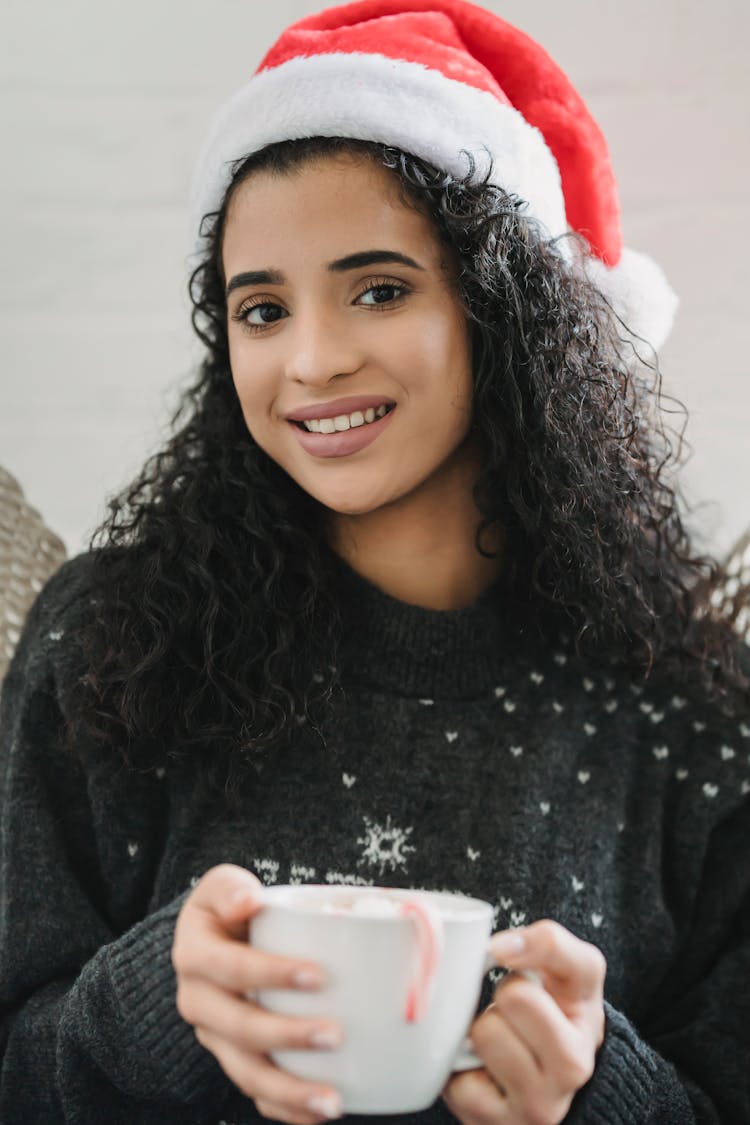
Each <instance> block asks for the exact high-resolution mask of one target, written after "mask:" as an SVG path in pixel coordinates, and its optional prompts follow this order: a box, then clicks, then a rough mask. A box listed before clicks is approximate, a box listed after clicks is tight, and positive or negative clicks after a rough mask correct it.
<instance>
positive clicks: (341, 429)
mask: <svg viewBox="0 0 750 1125" xmlns="http://www.w3.org/2000/svg"><path fill="white" fill-rule="evenodd" d="M395 411H396V407H395V406H385V405H383V406H379V407H377V409H373V408H372V407H368V409H367V410H365V411H359V410H357V411H354V413H353V414H339V415H337V416H336V417H335V418H320V419H317V418H313V419H308V420H307V421H306V422H293V421H290V422H289V425H290V426H291V427H292V430H293V432H294V435H295V437H296V438H297V440H298V441H299V443H300V445H301V446H302V448H303V449H304V450H306V452H308V453H310V454H312V456H314V457H346V456H348V455H349V454H351V453H357V452H359V450H360V449H365V448H366V447H367V446H368V445H371V444H372V443H373V442H374V441H375V440H376V439H377V438H378V437H380V435H381V434H382V433H383V432H384V430H385V429H386V428H387V426H388V424H389V423H390V420H391V418H392V417H393V415H394V413H395ZM308 426H310V427H312V426H317V427H319V428H318V429H308V428H307V427H308Z"/></svg>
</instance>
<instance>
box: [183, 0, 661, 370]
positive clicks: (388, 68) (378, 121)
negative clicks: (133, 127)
mask: <svg viewBox="0 0 750 1125" xmlns="http://www.w3.org/2000/svg"><path fill="white" fill-rule="evenodd" d="M311 136H331V137H334V136H337V137H354V138H360V139H362V140H373V141H381V142H384V143H386V144H389V145H394V146H396V147H397V148H401V149H403V150H404V151H406V152H409V153H412V154H413V155H415V156H419V157H422V158H424V159H425V160H428V161H430V162H431V163H432V164H434V165H436V166H437V167H439V168H441V169H443V170H444V171H447V172H451V173H454V174H456V175H465V173H466V171H467V161H466V156H465V155H464V154H465V152H466V151H468V152H470V153H471V154H472V156H473V158H474V160H475V163H476V171H475V178H476V179H480V178H483V177H484V175H485V174H486V172H487V170H488V169H490V168H491V176H490V181H491V182H493V183H495V184H497V185H498V186H500V187H502V188H504V189H505V190H506V191H509V192H512V193H514V194H516V195H518V196H520V197H521V198H522V199H523V200H525V201H526V203H527V207H526V209H525V211H524V214H526V215H528V216H530V217H532V218H533V219H535V220H536V221H537V223H538V224H539V229H540V231H541V233H542V234H543V236H544V237H546V238H548V239H550V240H552V239H557V238H559V236H560V235H564V234H565V233H566V232H567V231H568V230H574V231H577V232H578V233H579V234H581V235H583V236H584V238H585V239H586V240H587V242H588V244H589V246H590V254H588V255H586V256H585V258H584V266H585V269H586V272H587V273H588V275H589V276H590V277H591V279H592V280H593V281H594V282H595V284H596V285H597V286H598V288H599V289H600V290H601V291H602V292H604V294H605V295H606V296H607V297H608V299H609V300H610V302H611V303H612V305H613V306H614V308H615V310H616V311H617V312H618V313H619V315H620V316H621V317H622V319H623V320H624V321H625V323H626V325H627V326H628V328H629V329H631V331H633V332H634V333H636V334H637V335H638V336H642V337H644V338H645V339H646V340H647V341H648V342H649V343H650V344H652V345H653V346H654V347H655V348H658V347H660V345H661V344H662V343H663V341H664V340H665V339H666V337H667V335H668V333H669V330H670V328H671V326H672V321H673V318H674V313H675V309H676V307H677V298H676V296H675V294H674V292H673V291H672V289H671V288H670V286H669V284H668V282H667V280H666V278H665V276H664V274H663V272H662V270H661V269H660V268H659V266H657V265H656V263H655V262H653V261H652V260H651V259H650V258H648V257H647V256H646V255H644V254H641V253H637V252H636V251H633V250H628V249H624V248H623V245H622V235H621V230H620V208H619V200H618V194H617V184H616V182H615V177H614V173H613V171H612V165H611V162H610V157H609V152H608V149H607V144H606V141H605V139H604V137H603V135H602V133H601V130H600V129H599V127H598V125H597V124H596V122H595V121H594V119H593V117H592V116H591V114H590V112H589V110H588V109H587V107H586V105H585V103H584V101H583V99H582V98H581V97H580V95H579V94H578V93H577V91H576V90H575V89H574V87H573V86H572V85H571V83H570V81H569V80H568V78H567V77H566V75H565V74H564V73H563V71H562V70H561V69H560V68H559V66H557V64H556V63H555V62H554V61H553V59H552V58H550V56H549V55H548V54H547V52H546V51H545V50H544V49H543V48H542V47H541V46H540V45H539V44H538V43H536V42H535V41H534V40H533V39H531V38H530V37H529V36H528V35H525V34H524V33H523V32H522V31H519V30H518V29H517V28H515V27H513V26H511V24H509V23H506V21H505V20H503V19H501V18H500V17H499V16H497V15H495V14H494V13H492V12H489V11H487V10H486V9H484V8H481V7H479V6H477V5H475V4H471V3H467V2H466V0H356V2H355V3H350V4H343V5H341V6H339V7H335V8H328V9H326V10H325V11H322V12H319V13H317V14H316V15H312V16H307V17H305V18H304V19H301V20H299V21H298V22H297V23H294V24H292V25H291V26H290V27H288V28H287V29H286V30H285V31H284V32H282V34H281V36H280V37H279V39H278V41H277V42H276V43H275V44H274V46H273V47H271V49H270V50H269V51H268V52H267V54H266V55H265V57H264V58H263V60H262V61H261V63H260V65H259V66H258V68H257V70H256V72H255V74H254V75H253V77H252V78H251V79H250V81H249V82H248V83H247V85H245V86H244V87H243V88H242V89H240V90H238V91H237V93H236V94H235V95H234V96H233V97H232V98H231V99H230V100H229V101H228V102H227V103H226V104H225V105H224V106H223V108H222V109H221V110H220V111H219V113H218V114H217V116H216V118H215V120H214V123H213V126H212V128H211V130H210V133H209V136H208V139H207V142H206V144H205V146H204V150H203V153H202V156H201V158H200V160H199V162H198V167H197V171H196V175H195V180H194V185H193V208H192V209H193V230H194V231H195V232H196V236H197V234H198V230H199V228H200V221H201V219H202V217H203V216H204V215H205V214H207V213H209V212H211V211H216V210H218V208H219V207H220V205H221V202H222V199H223V197H224V194H225V192H226V189H227V187H228V185H229V182H230V180H231V172H232V164H233V163H234V162H235V161H237V160H239V159H242V158H243V157H245V156H248V155H250V153H252V152H256V151H257V150H258V149H261V148H263V147H264V146H265V145H268V144H271V143H272V142H275V141H281V140H292V139H296V138H301V137H311ZM569 241H570V240H568V239H564V238H563V239H561V240H560V241H559V242H558V243H557V244H556V245H557V247H558V250H559V252H560V253H561V255H563V256H564V257H566V259H567V260H572V252H571V250H570V247H569ZM198 251H199V252H200V238H199V239H198Z"/></svg>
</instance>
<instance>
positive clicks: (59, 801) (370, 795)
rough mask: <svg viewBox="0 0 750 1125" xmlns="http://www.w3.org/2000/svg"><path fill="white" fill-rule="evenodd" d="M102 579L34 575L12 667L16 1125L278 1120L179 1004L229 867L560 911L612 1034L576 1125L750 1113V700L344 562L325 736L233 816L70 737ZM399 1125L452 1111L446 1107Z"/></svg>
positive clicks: (185, 784) (493, 605) (280, 879)
mask: <svg viewBox="0 0 750 1125" xmlns="http://www.w3.org/2000/svg"><path fill="white" fill-rule="evenodd" d="M88 570H89V558H88V556H80V557H79V558H77V559H74V560H72V561H70V562H68V563H66V564H65V565H64V566H63V567H62V568H61V570H60V571H58V573H57V574H56V575H55V576H54V577H53V578H52V580H51V581H50V582H49V583H48V585H47V587H46V588H45V589H44V591H43V592H42V593H41V595H40V596H39V598H38V599H37V601H36V604H35V605H34V607H33V609H32V612H31V614H30V616H29V619H28V621H27V624H26V628H25V631H24V634H23V636H22V639H21V642H20V644H19V647H18V650H17V653H16V656H15V659H14V661H13V663H12V666H11V669H10V671H9V673H8V675H7V677H6V681H5V684H4V691H3V700H2V728H1V729H2V741H1V743H0V779H1V780H0V785H1V792H0V797H1V799H2V805H1V810H2V834H1V836H0V846H1V851H0V880H2V883H1V892H2V893H1V897H0V1121H2V1123H3V1125H16V1123H17V1125H31V1123H33V1122H45V1123H46V1122H76V1123H99V1122H102V1123H104V1122H106V1123H107V1125H115V1123H117V1122H122V1123H123V1125H125V1123H127V1125H133V1123H140V1122H143V1123H147V1122H153V1123H158V1125H170V1123H173V1122H174V1123H177V1122H179V1123H180V1125H185V1123H191V1122H201V1123H203V1122H206V1123H208V1122H211V1123H214V1125H217V1123H219V1122H222V1121H223V1122H227V1123H239V1122H250V1121H253V1122H256V1123H257V1122H258V1121H259V1120H263V1119H262V1118H260V1117H259V1115H258V1114H257V1112H256V1111H255V1108H254V1106H253V1104H252V1102H251V1101H250V1100H248V1099H247V1098H245V1097H243V1096H242V1095H241V1094H240V1093H239V1091H238V1090H237V1089H236V1087H234V1086H233V1084H232V1083H231V1081H230V1080H229V1079H228V1078H227V1077H226V1075H224V1073H223V1071H222V1070H221V1068H220V1067H219V1065H218V1063H217V1062H216V1060H215V1059H214V1058H213V1056H212V1055H211V1054H210V1053H209V1052H207V1051H206V1050H205V1049H204V1048H203V1047H202V1046H201V1045H200V1044H199V1043H198V1041H197V1040H196V1039H195V1036H194V1034H193V1031H192V1028H191V1027H190V1026H189V1025H188V1024H186V1023H185V1022H184V1021H183V1020H182V1019H181V1017H180V1015H179V1013H178V1012H177V1009H176V1006H175V979H174V973H173V970H172V966H171V961H170V949H171V943H172V938H173V931H174V924H175V919H176V917H177V914H178V911H179V909H180V907H181V906H182V904H183V902H184V900H185V898H186V896H187V894H188V893H189V891H190V889H191V887H192V886H193V885H194V883H195V882H196V880H197V879H198V878H199V877H200V876H201V875H202V874H203V873H204V872H205V871H206V870H208V868H210V867H212V866H213V865H215V864H217V863H221V862H224V861H228V862H232V863H237V864H240V865H242V866H245V867H247V868H249V869H251V870H252V871H254V872H256V873H257V874H258V876H259V877H260V878H261V879H262V880H264V881H265V882H266V883H284V882H331V883H338V882H363V883H376V884H390V885H394V886H416V887H425V888H434V889H452V890H459V891H462V892H464V893H466V894H469V895H476V896H478V897H480V898H485V899H487V900H489V901H491V902H492V903H493V904H494V905H495V912H496V928H505V927H507V926H513V925H520V924H524V923H529V922H531V921H533V920H534V919H537V918H541V917H550V918H555V919H557V920H558V921H559V922H561V923H562V924H563V925H564V926H567V927H568V928H569V929H570V930H572V931H573V933H575V934H577V935H578V936H579V937H581V938H584V939H586V940H588V941H592V942H594V943H595V944H597V945H598V946H599V947H600V948H601V949H602V951H603V952H604V954H605V956H606V958H607V962H608V971H607V980H606V988H605V995H606V1016H607V1028H606V1038H605V1042H604V1045H603V1047H602V1049H601V1050H600V1052H599V1055H598V1060H597V1066H596V1071H595V1074H594V1077H593V1078H592V1080H591V1081H590V1082H589V1083H588V1085H587V1086H586V1087H584V1089H583V1090H582V1091H581V1092H580V1093H579V1094H578V1096H577V1097H576V1099H575V1101H574V1103H573V1107H572V1109H571V1112H570V1114H569V1115H568V1119H567V1120H568V1121H570V1122H573V1123H575V1125H584V1123H585V1125H602V1123H612V1125H619V1123H622V1125H625V1123H635V1122H638V1123H645V1122H654V1123H657V1122H658V1123H663V1125H689V1123H691V1122H723V1123H724V1125H743V1123H750V897H749V895H748V887H749V886H750V802H749V801H748V793H749V792H750V762H749V754H750V716H748V717H747V718H746V719H744V720H743V719H734V720H729V719H727V718H725V717H724V716H723V715H721V714H720V713H719V711H718V708H709V707H706V706H698V705H693V704H692V703H691V701H690V700H689V699H688V698H686V696H685V695H683V694H681V691H680V685H679V684H675V685H672V686H670V687H668V688H667V687H662V688H661V689H658V690H657V689H649V688H646V689H645V690H642V691H639V690H637V689H636V687H635V686H634V685H632V684H631V683H629V682H628V681H627V680H626V679H625V678H624V677H623V675H622V674H617V673H614V672H612V671H608V670H607V669H597V670H593V671H592V669H591V668H584V667H582V666H581V665H580V664H579V663H578V661H577V660H576V658H575V655H574V653H573V651H572V646H571V644H570V641H569V639H568V638H565V637H560V639H559V642H556V643H555V644H553V645H551V646H550V645H545V644H542V643H541V642H540V640H539V639H538V636H536V635H531V634H530V633H529V631H528V630H526V629H524V628H519V627H518V626H515V625H511V624H510V622H511V621H512V620H513V615H512V613H511V612H510V607H509V605H508V603H507V601H506V600H504V595H503V594H502V592H501V589H500V587H494V588H493V589H492V590H490V591H487V592H486V593H485V594H484V595H483V596H482V597H481V598H480V599H479V600H478V601H477V602H476V603H475V604H474V605H473V606H471V607H470V608H468V609H465V610H460V611H455V612H454V611H450V612H445V611H428V610H424V609H420V608H417V607H414V606H410V605H406V604H404V603H401V602H398V601H396V600H395V599H393V598H390V597H388V596H387V595H385V594H384V593H383V592H382V591H380V590H378V589H377V588H375V587H374V586H372V585H371V584H369V583H368V582H366V581H364V580H363V579H362V578H360V577H359V576H358V575H356V574H355V573H354V572H353V571H351V570H350V569H349V568H348V567H346V566H344V564H340V570H341V581H340V585H339V589H340V592H341V599H342V603H343V606H344V612H345V615H346V619H347V621H348V623H349V628H348V630H347V640H346V643H345V647H344V653H343V659H342V662H341V666H342V669H344V673H343V682H344V687H345V692H346V696H345V702H340V703H339V704H337V706H336V711H335V713H334V714H332V715H331V718H330V721H329V722H328V723H327V724H326V725H325V726H324V728H323V732H324V734H325V739H326V746H325V749H323V748H322V747H321V749H320V750H319V751H318V752H317V753H310V752H309V750H308V751H307V752H306V753H305V754H304V755H302V754H296V755H295V753H294V752H293V751H288V752H286V753H284V754H280V755H279V756H278V759H276V760H275V761H274V764H273V767H272V768H270V769H267V770H264V771H262V772H261V773H260V774H259V776H258V778H257V785H256V788H255V790H254V796H253V798H252V800H248V803H247V807H246V808H245V809H244V810H243V812H242V813H239V814H234V815H230V814H228V813H227V812H226V811H225V810H222V809H221V808H220V807H219V806H218V805H217V804H215V803H213V802H212V801H211V800H210V799H207V800H199V799H198V796H197V791H196V781H195V777H194V776H193V775H192V774H191V772H190V770H188V769H186V768H181V769H179V770H178V769H174V770H169V769H167V771H166V772H163V771H160V775H159V776H158V777H155V776H153V775H151V776H145V775H135V774H133V773H131V772H130V771H128V770H126V769H124V768H123V767H121V766H120V764H119V759H118V758H117V757H116V755H115V754H114V753H113V754H112V757H111V760H110V759H108V758H107V757H106V755H105V756H102V755H99V756H96V755H94V754H93V753H92V752H91V750H90V748H88V747H87V746H86V745H85V744H83V743H82V744H81V747H80V756H81V759H82V761H81V765H80V767H77V766H75V765H74V763H73V761H72V759H71V758H70V757H69V756H64V755H63V753H62V752H61V750H60V749H59V738H60V731H61V728H62V726H63V724H64V723H65V715H64V713H62V704H61V699H62V696H63V693H62V686H63V685H64V684H65V682H66V677H67V676H70V675H71V668H72V666H73V664H74V663H75V661H74V658H73V653H74V651H75V633H76V629H77V627H78V623H80V621H81V620H82V616H81V615H83V614H85V613H86V612H87V611H88V608H89V605H90V600H91V595H90V593H89V589H88V578H87V575H88ZM491 989H492V980H491V979H488V980H487V981H486V983H485V988H484V992H483V997H482V1001H481V1004H482V1005H484V1004H485V1003H487V1002H488V1000H489V998H490V994H491ZM411 1117H412V1118H413V1119H414V1120H415V1122H416V1121H417V1120H418V1121H420V1122H424V1123H425V1125H428V1123H429V1125H432V1123H433V1122H434V1123H438V1122H448V1121H452V1120H453V1118H452V1115H451V1114H450V1113H449V1112H448V1110H447V1109H446V1107H445V1104H444V1103H443V1102H442V1101H441V1100H438V1101H437V1102H436V1103H435V1105H434V1106H433V1107H432V1108H431V1109H430V1110H427V1111H425V1112H424V1113H422V1114H416V1115H411ZM404 1120H406V1119H404Z"/></svg>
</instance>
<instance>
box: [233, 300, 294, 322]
mask: <svg viewBox="0 0 750 1125" xmlns="http://www.w3.org/2000/svg"><path fill="white" fill-rule="evenodd" d="M283 315H284V309H282V308H281V306H280V305H274V304H273V303H272V302H271V301H259V302H258V303H257V304H256V305H246V306H245V307H244V308H243V309H240V310H239V312H238V313H235V315H234V316H233V318H232V319H233V320H238V321H240V323H242V324H244V325H246V326H247V327H249V328H265V327H266V326H267V325H270V324H275V323H276V321H277V320H280V319H281V317H282V316H283Z"/></svg>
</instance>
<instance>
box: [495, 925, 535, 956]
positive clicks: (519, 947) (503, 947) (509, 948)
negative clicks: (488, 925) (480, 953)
mask: <svg viewBox="0 0 750 1125" xmlns="http://www.w3.org/2000/svg"><path fill="white" fill-rule="evenodd" d="M490 945H491V947H492V952H493V953H494V954H495V956H497V957H506V956H507V955H508V954H513V953H521V952H522V951H523V950H524V949H525V948H526V938H525V937H524V935H523V933H520V932H519V931H518V930H505V931H504V932H503V933H501V934H495V935H494V937H493V938H492V940H491V941H490Z"/></svg>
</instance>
